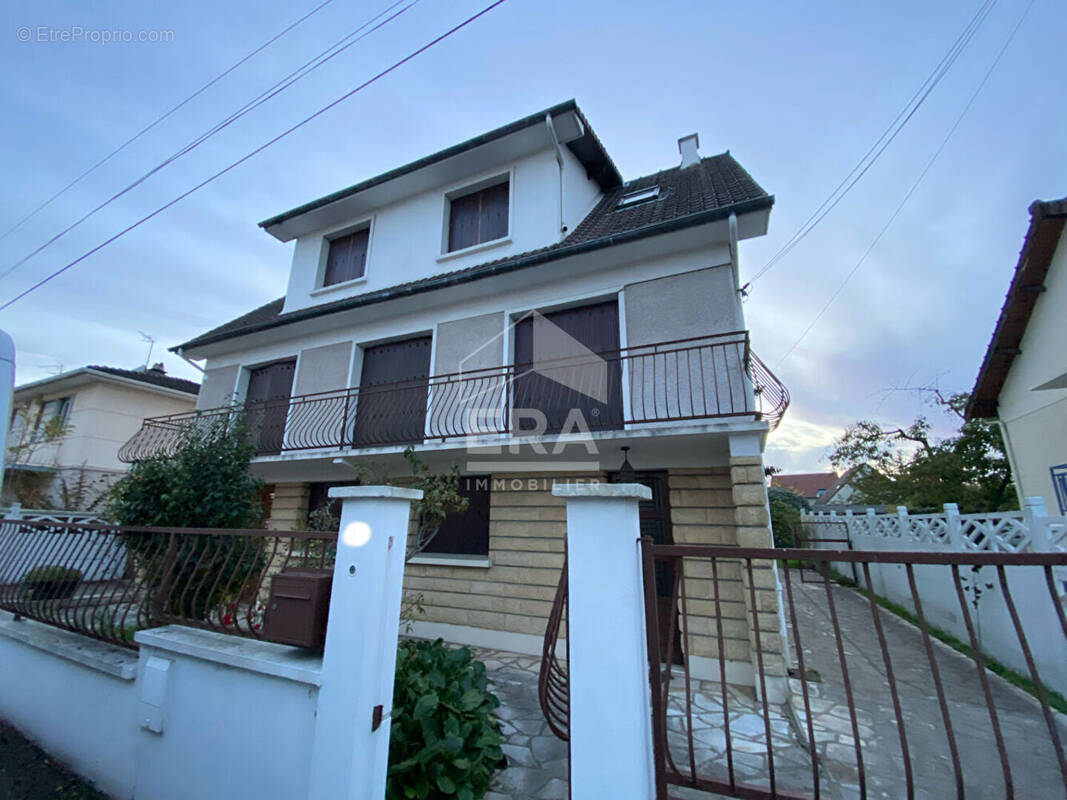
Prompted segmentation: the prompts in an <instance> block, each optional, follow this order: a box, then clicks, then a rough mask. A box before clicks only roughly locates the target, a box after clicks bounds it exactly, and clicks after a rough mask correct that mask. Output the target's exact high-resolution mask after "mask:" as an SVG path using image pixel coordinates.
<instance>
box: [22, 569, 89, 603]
mask: <svg viewBox="0 0 1067 800" xmlns="http://www.w3.org/2000/svg"><path fill="white" fill-rule="evenodd" d="M81 579H82V574H81V572H80V571H79V570H76V569H74V568H73V567H62V566H59V565H54V564H53V565H47V566H41V567H34V568H33V569H31V570H30V571H29V572H27V573H26V574H25V575H23V576H22V585H23V587H24V588H25V590H26V592H27V593H28V595H29V597H30V598H31V599H33V600H57V599H65V598H67V597H70V596H72V595H73V594H74V590H75V589H76V588H78V584H79V583H81Z"/></svg>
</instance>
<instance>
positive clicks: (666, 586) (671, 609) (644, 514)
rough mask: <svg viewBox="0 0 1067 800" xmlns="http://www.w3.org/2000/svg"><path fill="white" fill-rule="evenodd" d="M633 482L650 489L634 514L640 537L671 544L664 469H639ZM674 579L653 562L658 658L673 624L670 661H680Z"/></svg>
mask: <svg viewBox="0 0 1067 800" xmlns="http://www.w3.org/2000/svg"><path fill="white" fill-rule="evenodd" d="M609 479H610V480H611V482H612V483H618V482H619V474H618V473H617V472H615V473H612V474H611V475H610V477H609ZM634 480H635V482H636V483H640V484H643V485H645V486H647V487H648V488H649V489H651V490H652V498H651V499H650V500H642V501H640V503H638V514H639V518H640V524H641V536H647V537H649V538H650V539H651V540H652V542H653V543H654V544H674V535H673V532H672V530H671V503H670V489H669V487H668V484H667V473H666V472H639V473H637V476H636V478H635V479H634ZM673 591H674V578H673V575H672V574H671V565H670V564H668V563H666V562H663V561H657V562H656V604H657V612H658V614H659V630H660V658H661V659H662V660H666V658H667V646H666V642H668V641H670V640H668V638H667V632H668V631H669V630H670V629H671V626H672V625H673V626H674V637H673V641H674V645H673V647H672V650H673V656H672V661H673V662H674V663H676V664H680V663H682V640H681V631H679V629H678V609H677V607H676V606H675V604H674V599H673Z"/></svg>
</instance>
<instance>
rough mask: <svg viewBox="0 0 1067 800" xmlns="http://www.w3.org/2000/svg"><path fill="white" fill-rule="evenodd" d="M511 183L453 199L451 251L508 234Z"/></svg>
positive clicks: (451, 205)
mask: <svg viewBox="0 0 1067 800" xmlns="http://www.w3.org/2000/svg"><path fill="white" fill-rule="evenodd" d="M510 185H511V184H510V183H509V182H508V181H504V182H503V183H497V184H494V185H493V186H488V187H486V188H484V189H479V190H478V191H475V192H470V193H469V194H464V195H461V196H459V197H453V198H451V200H450V201H449V210H448V252H450V253H451V252H453V251H455V250H463V249H464V248H467V247H474V245H476V244H482V243H483V242H491V241H493V240H494V239H503V238H504V237H505V236H507V235H508V198H509V187H510Z"/></svg>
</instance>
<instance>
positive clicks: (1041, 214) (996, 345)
mask: <svg viewBox="0 0 1067 800" xmlns="http://www.w3.org/2000/svg"><path fill="white" fill-rule="evenodd" d="M1065 224H1067V197H1065V198H1063V199H1062V200H1050V201H1048V202H1042V201H1040V200H1038V201H1035V202H1034V203H1032V204H1031V205H1030V227H1029V229H1027V231H1026V238H1024V239H1023V247H1022V250H1021V251H1020V252H1019V261H1018V263H1017V264H1016V265H1015V272H1014V273H1013V274H1012V277H1011V285H1010V286H1009V287H1008V294H1007V296H1006V297H1005V298H1004V305H1003V306H1002V307H1001V309H1000V317H999V318H998V319H997V326H996V328H994V329H993V338H992V339H990V340H989V347H988V348H987V349H986V354H985V358H984V359H982V366H981V368H980V369H979V371H978V377H977V379H975V382H974V389H973V390H972V391H971V397H970V399H969V400H968V401H967V409H966V412H965V413H966V417H967V419H976V418H979V419H981V418H988V417H995V416H996V415H997V398H998V397H999V396H1000V390H1001V389H1002V388H1003V387H1004V381H1006V380H1007V378H1008V372H1009V371H1010V370H1011V365H1012V364H1013V363H1014V362H1015V356H1017V355H1018V354H1019V345H1020V344H1021V343H1022V339H1023V335H1024V334H1025V333H1026V326H1027V325H1028V324H1029V322H1030V315H1031V314H1032V313H1033V311H1034V306H1035V305H1036V304H1037V302H1038V298H1039V297H1040V296H1041V293H1042V292H1044V290H1045V277H1046V276H1047V275H1048V270H1049V267H1050V266H1051V265H1052V256H1053V254H1054V253H1055V252H1056V248H1057V246H1058V245H1059V242H1060V236H1061V235H1062V234H1063V228H1064V225H1065Z"/></svg>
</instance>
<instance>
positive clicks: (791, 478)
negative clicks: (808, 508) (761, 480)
mask: <svg viewBox="0 0 1067 800" xmlns="http://www.w3.org/2000/svg"><path fill="white" fill-rule="evenodd" d="M836 482H837V473H836V472H798V473H796V474H794V475H782V474H778V475H772V476H771V486H778V487H780V488H782V489H789V490H790V491H791V492H796V493H797V494H799V495H800V496H801V497H803V498H804V499H805V500H807V501H808V502H809V503H821V502H823V497H824V496H825V495H826V493H827V492H828V491H830V489H831V488H832V487H833V486H834V484H835V483H836Z"/></svg>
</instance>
